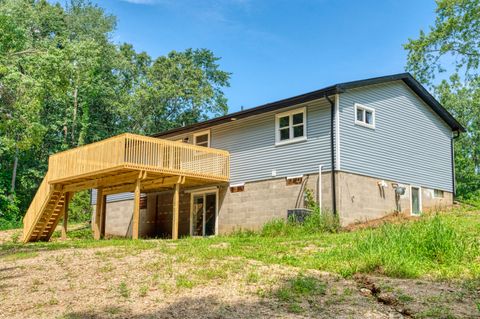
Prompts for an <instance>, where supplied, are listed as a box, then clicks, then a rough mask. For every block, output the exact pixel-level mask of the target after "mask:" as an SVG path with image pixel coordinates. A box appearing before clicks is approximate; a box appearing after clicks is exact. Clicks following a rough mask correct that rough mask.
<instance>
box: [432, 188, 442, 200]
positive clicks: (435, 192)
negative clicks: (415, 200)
mask: <svg viewBox="0 0 480 319" xmlns="http://www.w3.org/2000/svg"><path fill="white" fill-rule="evenodd" d="M443 196H444V195H443V191H442V190H440V189H434V190H433V197H435V198H443Z"/></svg>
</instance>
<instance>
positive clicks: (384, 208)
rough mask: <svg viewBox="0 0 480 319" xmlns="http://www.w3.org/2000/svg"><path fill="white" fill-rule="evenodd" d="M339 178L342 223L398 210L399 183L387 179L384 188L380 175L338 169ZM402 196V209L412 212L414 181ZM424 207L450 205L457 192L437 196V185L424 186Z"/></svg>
mask: <svg viewBox="0 0 480 319" xmlns="http://www.w3.org/2000/svg"><path fill="white" fill-rule="evenodd" d="M337 181H338V189H339V191H338V194H337V196H338V211H339V215H340V221H341V223H342V225H348V224H353V223H357V222H364V221H366V220H370V219H376V218H381V217H383V216H385V215H387V214H389V213H393V212H394V211H395V210H396V200H395V190H394V188H393V186H392V184H393V183H397V182H395V181H391V180H385V182H386V184H387V187H385V188H384V189H383V191H382V188H381V187H379V185H378V183H379V182H380V181H382V180H381V179H378V178H372V177H368V176H362V175H358V174H351V173H345V172H337ZM402 185H403V186H406V192H405V194H404V195H402V196H400V205H401V210H402V213H405V214H410V212H411V208H410V201H411V197H410V185H404V184H402ZM421 202H422V211H424V212H426V211H429V210H437V209H442V208H446V207H448V206H451V205H452V204H453V194H452V193H450V192H445V193H444V198H441V199H440V198H434V197H433V189H429V188H422V200H421Z"/></svg>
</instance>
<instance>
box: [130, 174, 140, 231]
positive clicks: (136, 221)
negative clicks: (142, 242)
mask: <svg viewBox="0 0 480 319" xmlns="http://www.w3.org/2000/svg"><path fill="white" fill-rule="evenodd" d="M139 228H140V178H138V179H137V182H136V183H135V198H134V200H133V225H132V239H138V233H139Z"/></svg>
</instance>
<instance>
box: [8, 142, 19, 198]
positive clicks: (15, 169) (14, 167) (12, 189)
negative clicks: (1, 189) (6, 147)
mask: <svg viewBox="0 0 480 319" xmlns="http://www.w3.org/2000/svg"><path fill="white" fill-rule="evenodd" d="M17 167H18V147H15V158H14V160H13V172H12V186H11V188H10V196H13V194H14V193H15V182H16V180H17Z"/></svg>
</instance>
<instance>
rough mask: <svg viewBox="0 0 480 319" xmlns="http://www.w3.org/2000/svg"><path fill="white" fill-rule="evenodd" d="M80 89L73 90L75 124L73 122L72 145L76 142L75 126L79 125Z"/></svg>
mask: <svg viewBox="0 0 480 319" xmlns="http://www.w3.org/2000/svg"><path fill="white" fill-rule="evenodd" d="M77 97H78V88H77V87H75V89H74V90H73V122H72V132H71V136H72V143H74V142H75V124H76V123H77V111H78V98H77Z"/></svg>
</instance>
